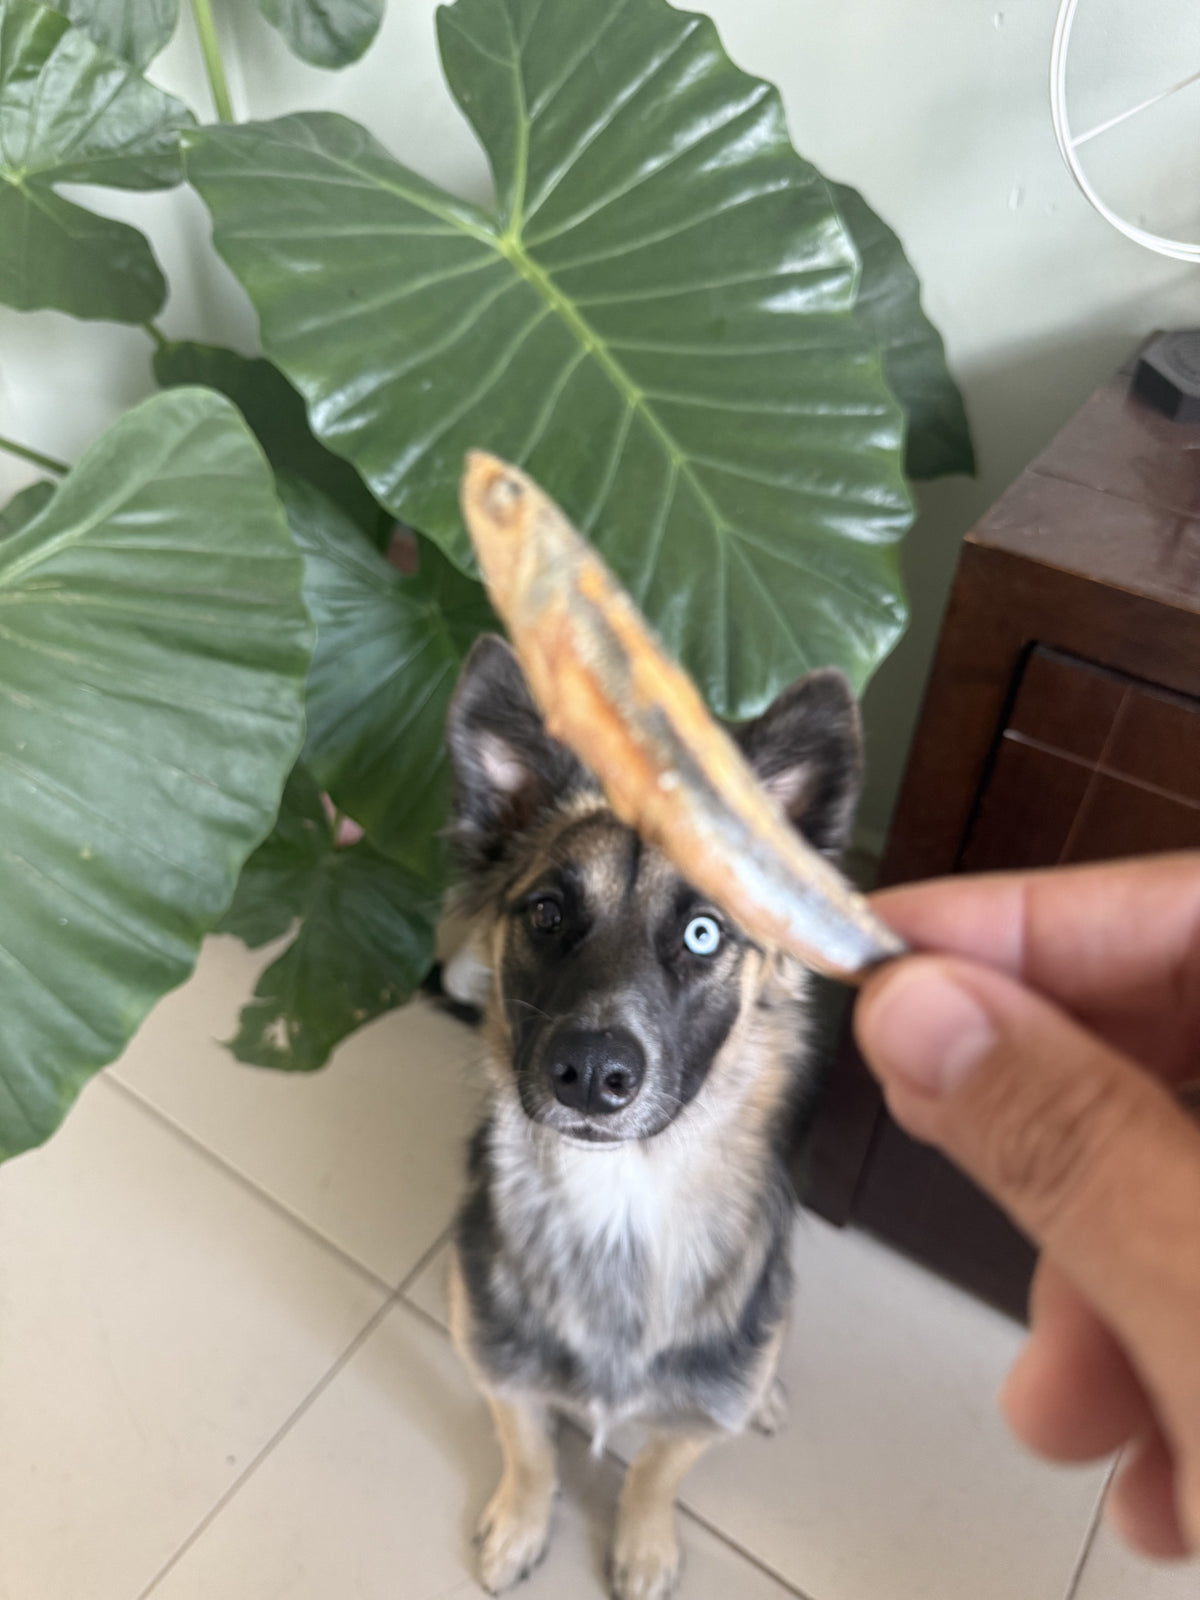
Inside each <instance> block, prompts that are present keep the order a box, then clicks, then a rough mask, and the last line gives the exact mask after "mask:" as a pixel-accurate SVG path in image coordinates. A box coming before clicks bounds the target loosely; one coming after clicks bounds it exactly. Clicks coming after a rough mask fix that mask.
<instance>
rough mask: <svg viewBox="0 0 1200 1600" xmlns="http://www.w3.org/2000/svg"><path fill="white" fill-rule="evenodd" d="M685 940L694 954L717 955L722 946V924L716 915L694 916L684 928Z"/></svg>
mask: <svg viewBox="0 0 1200 1600" xmlns="http://www.w3.org/2000/svg"><path fill="white" fill-rule="evenodd" d="M683 942H684V946H685V947H686V948H687V949H688V950H690V951H691V952H692V954H693V955H694V956H715V955H716V953H717V951H718V950H719V949H720V948H721V926H720V924H719V923H718V921H717V919H716V918H715V917H707V916H700V917H693V918H692V920H691V921H690V922H689V923H688V925H687V927H686V928H685V929H684V930H683Z"/></svg>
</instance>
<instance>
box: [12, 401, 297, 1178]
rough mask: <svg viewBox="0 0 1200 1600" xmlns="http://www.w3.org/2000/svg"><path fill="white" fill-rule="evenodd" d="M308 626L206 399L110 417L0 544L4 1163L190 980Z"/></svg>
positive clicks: (284, 535)
mask: <svg viewBox="0 0 1200 1600" xmlns="http://www.w3.org/2000/svg"><path fill="white" fill-rule="evenodd" d="M26 504H28V502H26ZM310 632H311V630H310V624H309V621H308V617H307V614H306V612H305V609H304V604H303V598H302V591H301V563H300V560H299V557H298V556H297V554H296V551H295V548H294V546H293V544H292V540H291V537H290V535H289V533H288V530H287V524H286V522H285V519H284V516H283V512H282V510H281V508H280V505H279V502H278V500H277V498H276V496H275V492H274V485H273V480H272V478H271V473H270V470H269V468H268V467H267V464H266V462H265V461H264V460H263V457H262V453H261V451H260V450H259V449H258V446H257V445H256V444H255V442H254V440H253V438H252V436H251V435H250V433H249V431H248V430H247V428H246V426H245V424H244V423H243V422H242V420H241V418H240V417H239V416H238V414H237V412H236V411H235V410H234V408H233V407H232V406H231V405H230V404H229V402H228V401H226V400H224V399H222V398H221V397H220V396H218V395H215V394H212V393H210V392H208V391H205V390H197V389H181V390H177V391H175V392H173V393H172V394H169V395H161V396H159V397H157V398H155V399H153V400H150V401H148V402H146V403H145V404H144V405H141V406H139V407H137V408H136V409H135V410H133V411H131V412H129V413H127V415H126V416H124V417H123V418H122V419H121V420H120V421H119V422H118V423H117V424H116V426H115V427H114V428H112V429H111V430H110V431H109V432H108V433H107V434H106V435H104V437H103V438H101V439H100V441H99V442H98V443H97V444H96V445H94V446H93V448H92V449H91V450H90V451H89V452H88V453H87V455H86V456H85V457H84V458H83V460H82V461H81V462H80V463H79V465H78V466H77V467H76V468H75V469H74V470H73V471H72V472H71V473H70V474H69V475H68V476H67V477H66V478H65V479H64V480H63V482H62V483H61V484H60V485H59V486H58V488H57V490H56V491H55V493H54V494H53V496H52V497H51V498H50V499H49V500H46V501H45V503H44V504H43V506H42V508H41V510H40V511H38V512H37V513H36V514H35V515H33V516H32V517H29V518H27V519H26V520H25V521H24V523H23V525H22V526H21V527H19V528H18V529H17V530H16V531H14V532H10V533H9V534H8V536H7V537H6V538H5V539H4V540H3V541H2V542H0V839H2V840H3V847H2V848H0V906H3V908H4V913H3V918H2V919H0V1017H2V1018H3V1027H2V1028H0V1158H2V1157H4V1156H10V1155H13V1154H14V1153H16V1152H17V1151H19V1150H23V1149H26V1148H28V1147H29V1146H31V1145H35V1144H38V1143H39V1142H40V1141H42V1140H43V1139H45V1138H47V1137H48V1136H49V1135H50V1134H51V1133H52V1132H53V1131H54V1129H55V1128H56V1127H57V1126H58V1123H59V1122H60V1121H61V1119H62V1117H63V1116H64V1114H65V1113H66V1111H67V1109H68V1108H69V1106H70V1105H71V1103H72V1101H73V1100H74V1098H75V1096H76V1094H77V1093H78V1092H79V1090H80V1088H81V1087H82V1085H83V1084H84V1083H85V1082H86V1080H87V1079H88V1078H89V1077H90V1076H91V1074H93V1073H94V1072H96V1071H97V1070H98V1069H99V1068H100V1067H102V1066H104V1065H105V1064H106V1063H107V1062H109V1061H111V1060H113V1059H114V1057H115V1056H117V1055H118V1054H119V1053H120V1051H121V1050H122V1049H123V1048H124V1046H125V1044H126V1043H127V1041H128V1040H129V1038H130V1037H131V1035H132V1034H133V1032H134V1030H135V1029H136V1028H137V1027H138V1026H139V1024H140V1023H141V1021H142V1019H143V1018H144V1017H145V1016H146V1014H147V1012H148V1011H149V1010H150V1008H151V1006H152V1005H153V1004H154V1003H155V1002H156V1001H157V1000H158V999H159V997H160V996H161V995H163V994H164V993H165V992H166V991H167V990H168V989H171V988H174V987H175V985H177V984H179V983H181V982H182V981H183V980H184V979H185V978H186V977H187V976H188V974H189V972H190V971H191V969H192V966H193V964H194V962H195V959H196V954H197V951H198V949H199V945H200V941H201V939H202V938H203V936H204V934H205V933H206V932H207V931H208V930H209V929H210V928H211V927H212V926H213V925H214V924H215V923H216V921H217V919H218V918H219V917H220V916H221V914H222V912H223V911H224V910H225V907H226V906H227V905H228V903H229V901H230V899H231V898H232V895H233V891H234V886H235V884H236V882H237V878H238V874H239V872H240V870H241V868H242V865H243V863H244V861H245V860H246V858H247V856H248V855H249V854H250V852H251V851H252V850H253V849H254V847H255V846H256V845H257V844H258V843H259V841H260V840H261V839H262V838H263V837H264V836H265V834H266V833H267V832H268V830H269V829H270V827H271V824H272V820H273V818H274V815H275V811H276V807H277V804H278V799H279V794H280V790H281V788H282V786H283V782H284V779H285V777H286V775H287V773H288V771H289V769H290V768H291V766H292V764H293V762H294V760H295V758H296V755H297V752H298V750H299V748H300V744H301V741H302V738H303V685H304V678H305V673H306V670H307V664H308V656H309V647H310Z"/></svg>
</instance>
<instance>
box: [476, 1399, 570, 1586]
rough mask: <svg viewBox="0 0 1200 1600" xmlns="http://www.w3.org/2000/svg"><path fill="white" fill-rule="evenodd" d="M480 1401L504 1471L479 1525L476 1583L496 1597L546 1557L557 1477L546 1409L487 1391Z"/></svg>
mask: <svg viewBox="0 0 1200 1600" xmlns="http://www.w3.org/2000/svg"><path fill="white" fill-rule="evenodd" d="M485 1397H486V1399H487V1403H488V1405H489V1406H490V1407H491V1410H492V1418H493V1420H494V1421H495V1424H496V1437H497V1439H499V1441H500V1450H501V1453H502V1455H503V1457H504V1470H503V1472H502V1473H501V1474H500V1482H499V1484H498V1485H497V1487H496V1492H495V1494H494V1495H493V1496H492V1498H491V1499H490V1500H489V1501H488V1505H487V1510H486V1511H485V1512H484V1513H483V1516H482V1517H481V1518H480V1521H479V1532H478V1536H477V1537H478V1540H479V1577H480V1581H481V1582H482V1584H483V1586H484V1588H485V1589H487V1590H488V1592H489V1593H490V1594H499V1593H500V1591H501V1590H502V1589H507V1588H508V1587H509V1586H510V1585H511V1584H514V1583H516V1582H517V1580H518V1579H519V1578H523V1577H525V1575H526V1574H527V1573H528V1572H530V1571H531V1570H532V1569H533V1568H534V1567H535V1566H536V1565H537V1563H538V1561H539V1560H540V1559H541V1557H542V1555H543V1553H544V1552H545V1549H546V1543H547V1541H548V1539H549V1537H550V1516H551V1513H552V1511H553V1509H554V1495H555V1492H556V1490H557V1488H558V1475H557V1472H556V1470H555V1461H554V1443H553V1441H552V1439H551V1437H550V1430H549V1419H548V1417H547V1415H546V1410H545V1407H543V1406H539V1405H536V1404H533V1403H532V1402H529V1401H525V1400H504V1399H501V1398H500V1396H499V1395H497V1394H493V1393H489V1392H487V1391H486V1390H485Z"/></svg>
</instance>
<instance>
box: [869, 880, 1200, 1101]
mask: <svg viewBox="0 0 1200 1600" xmlns="http://www.w3.org/2000/svg"><path fill="white" fill-rule="evenodd" d="M872 903H873V905H874V906H875V908H876V909H877V910H878V911H879V913H880V915H881V916H882V917H883V918H884V920H885V921H886V922H888V923H889V924H890V925H891V926H892V927H893V928H895V929H896V931H897V932H898V933H900V934H902V935H903V936H904V937H905V938H907V939H908V940H909V941H910V943H912V944H913V945H914V946H915V947H916V948H917V949H924V950H938V951H946V952H951V953H954V954H957V955H964V956H968V957H970V958H971V959H973V960H976V961H983V962H986V963H987V964H988V965H989V966H993V967H998V968H999V969H1000V970H1001V971H1003V972H1007V973H1009V974H1010V975H1011V976H1012V977H1015V978H1017V979H1019V980H1020V981H1021V982H1023V983H1025V984H1027V985H1028V986H1029V987H1030V988H1033V989H1037V990H1039V991H1040V992H1041V993H1042V994H1044V995H1046V996H1048V997H1049V998H1051V999H1053V1000H1055V1001H1057V1002H1058V1004H1059V1005H1061V1006H1063V1007H1064V1008H1065V1009H1067V1010H1068V1011H1071V1012H1072V1013H1074V1014H1075V1015H1076V1016H1077V1017H1079V1018H1080V1019H1081V1020H1083V1021H1086V1022H1089V1023H1091V1024H1092V1025H1093V1026H1095V1027H1097V1029H1098V1030H1099V1031H1101V1032H1103V1034H1104V1035H1105V1037H1107V1038H1108V1039H1109V1041H1110V1042H1112V1043H1113V1044H1116V1045H1118V1046H1119V1047H1121V1048H1123V1049H1127V1050H1129V1052H1130V1053H1131V1054H1133V1055H1134V1056H1135V1057H1136V1058H1138V1059H1140V1060H1143V1061H1144V1062H1145V1064H1146V1065H1148V1066H1153V1067H1155V1068H1156V1069H1157V1070H1159V1071H1161V1072H1163V1073H1164V1074H1165V1075H1167V1076H1169V1077H1172V1078H1182V1077H1186V1076H1191V1075H1194V1074H1195V1073H1196V1072H1198V1071H1200V1060H1198V1059H1197V1058H1198V1057H1200V851H1190V852H1186V853H1182V854H1175V855H1162V856H1152V857H1145V858H1142V859H1139V860H1134V861H1116V862H1105V863H1102V864H1100V865H1096V866H1082V867H1065V868H1054V869H1049V870H1045V871H1040V872H1019V873H988V874H986V875H981V876H978V877H961V878H942V879H938V880H936V881H935V882H932V883H922V884H910V885H906V886H904V887H903V888H897V889H888V890H884V891H882V892H880V893H878V894H876V895H874V896H872ZM1148 1058H1149V1059H1148Z"/></svg>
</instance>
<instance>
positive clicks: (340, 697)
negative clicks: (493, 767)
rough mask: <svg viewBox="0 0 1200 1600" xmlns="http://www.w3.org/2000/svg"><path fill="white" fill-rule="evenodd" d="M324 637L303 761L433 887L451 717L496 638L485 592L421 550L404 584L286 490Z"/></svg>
mask: <svg viewBox="0 0 1200 1600" xmlns="http://www.w3.org/2000/svg"><path fill="white" fill-rule="evenodd" d="M280 488H281V493H282V498H283V503H284V507H285V509H286V511H287V515H288V521H289V524H290V526H291V529H292V537H293V538H294V539H295V541H296V544H297V546H298V548H299V549H300V551H301V553H302V554H303V556H304V592H305V598H306V600H307V602H308V609H309V613H310V615H311V616H312V619H313V623H314V625H315V626H316V629H317V643H316V647H315V649H314V651H313V659H312V666H311V668H310V669H309V675H308V696H307V717H308V733H307V740H306V744H305V753H304V759H305V763H306V765H307V766H308V768H309V769H310V770H311V772H312V773H313V774H314V775H315V776H316V777H317V778H318V779H319V780H320V783H321V785H322V787H323V788H324V789H326V790H327V791H328V792H329V794H330V795H332V797H333V799H334V801H335V803H336V804H337V805H338V806H339V807H340V808H341V809H342V810H343V811H345V812H346V813H348V815H349V816H351V817H352V818H353V819H354V820H355V821H356V822H358V823H359V824H360V825H361V826H362V827H363V828H365V829H366V832H367V834H368V835H369V837H370V839H371V841H372V843H373V844H375V845H376V846H377V847H378V848H379V849H380V850H382V851H385V852H386V853H387V854H388V855H389V856H390V857H391V858H392V859H393V860H395V861H397V862H399V863H400V864H401V865H404V866H407V867H408V868H409V869H410V871H412V872H414V873H416V874H417V875H419V876H421V877H422V878H427V879H428V880H429V881H431V882H436V881H438V879H439V877H440V875H441V873H442V871H443V870H444V866H445V850H444V848H443V845H442V841H441V839H440V837H439V833H440V830H441V828H442V827H443V825H444V823H445V821H446V812H447V807H448V803H449V798H450V773H449V767H448V763H447V758H446V750H445V724H446V710H447V707H448V705H449V702H450V695H451V693H452V692H453V689H454V685H455V682H456V681H457V678H458V672H459V668H460V667H461V666H462V663H463V660H464V658H465V656H466V653H467V651H468V650H469V649H470V647H471V644H472V643H473V642H474V640H475V639H476V638H477V637H478V635H479V634H480V633H482V632H484V631H485V630H486V629H488V628H489V627H490V628H494V627H496V626H497V623H496V619H495V615H494V613H493V612H492V610H491V608H490V606H489V605H488V603H487V600H486V599H485V597H484V594H483V589H482V586H481V585H480V584H479V583H478V582H477V581H475V580H474V579H471V578H466V577H464V576H463V575H462V574H461V573H460V572H458V571H457V569H455V568H451V567H450V565H449V563H448V562H447V561H446V559H445V557H444V556H443V555H442V554H441V553H440V551H438V550H437V548H436V547H435V546H432V545H429V544H427V543H426V542H424V541H422V544H421V555H420V567H419V570H418V571H417V572H416V573H414V574H411V575H409V576H401V574H400V573H398V572H397V571H396V570H395V569H394V568H393V567H391V566H390V565H389V564H388V562H387V561H386V560H385V559H384V557H383V556H381V555H380V554H379V553H378V552H377V551H375V550H373V549H372V548H371V546H370V545H369V544H368V543H367V541H366V540H365V539H364V538H363V536H362V534H361V533H360V532H359V530H358V529H357V528H356V527H355V526H354V524H353V523H351V522H350V521H349V520H348V518H347V517H346V516H345V514H344V513H343V512H342V511H341V510H340V509H339V508H338V507H337V506H335V505H333V504H332V503H331V502H330V501H329V500H327V499H326V498H325V497H324V496H323V495H321V494H320V493H319V492H318V491H317V490H315V489H314V488H312V486H311V485H309V484H304V483H300V482H298V481H292V482H289V481H287V480H284V481H283V482H282V483H281V485H280Z"/></svg>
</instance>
